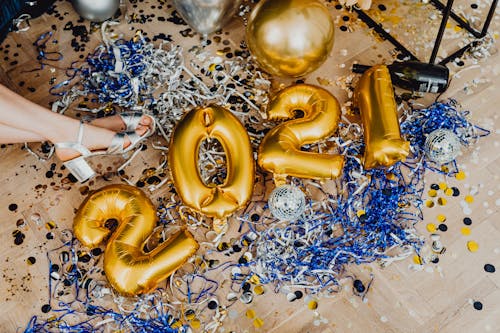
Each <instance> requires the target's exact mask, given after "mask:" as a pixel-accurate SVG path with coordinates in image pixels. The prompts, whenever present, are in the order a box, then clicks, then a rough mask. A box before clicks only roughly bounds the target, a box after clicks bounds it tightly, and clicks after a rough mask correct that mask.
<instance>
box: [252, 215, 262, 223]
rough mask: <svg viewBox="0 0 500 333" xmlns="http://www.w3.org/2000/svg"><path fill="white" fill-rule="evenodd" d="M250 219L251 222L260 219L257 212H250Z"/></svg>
mask: <svg viewBox="0 0 500 333" xmlns="http://www.w3.org/2000/svg"><path fill="white" fill-rule="evenodd" d="M250 219H251V220H252V222H257V221H258V220H259V219H260V216H259V214H252V215H251V216H250Z"/></svg>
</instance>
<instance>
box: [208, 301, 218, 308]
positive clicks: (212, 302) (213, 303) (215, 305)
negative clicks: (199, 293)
mask: <svg viewBox="0 0 500 333" xmlns="http://www.w3.org/2000/svg"><path fill="white" fill-rule="evenodd" d="M217 306H218V304H217V302H216V301H214V300H212V301H210V302H208V308H209V309H210V310H215V309H217Z"/></svg>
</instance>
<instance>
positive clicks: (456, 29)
mask: <svg viewBox="0 0 500 333" xmlns="http://www.w3.org/2000/svg"><path fill="white" fill-rule="evenodd" d="M453 29H455V31H456V32H459V31H460V30H462V28H461V27H460V26H458V25H456V26H455V28H453Z"/></svg>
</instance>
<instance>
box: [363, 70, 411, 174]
mask: <svg viewBox="0 0 500 333" xmlns="http://www.w3.org/2000/svg"><path fill="white" fill-rule="evenodd" d="M354 101H355V104H356V105H357V106H358V108H359V112H360V114H361V119H362V121H363V128H364V139H365V155H364V158H363V159H364V167H365V169H373V168H376V167H389V166H391V165H393V164H394V163H396V162H398V161H404V160H405V159H406V156H408V154H409V153H410V143H409V142H408V141H405V140H403V139H402V138H401V130H400V128H399V120H398V112H397V105H396V101H395V99H394V88H393V86H392V81H391V75H390V73H389V70H388V69H387V67H386V66H383V65H377V66H373V67H372V68H370V69H369V70H367V71H366V72H365V73H364V74H363V76H362V77H361V79H360V80H359V82H358V85H357V86H356V89H355V91H354Z"/></svg>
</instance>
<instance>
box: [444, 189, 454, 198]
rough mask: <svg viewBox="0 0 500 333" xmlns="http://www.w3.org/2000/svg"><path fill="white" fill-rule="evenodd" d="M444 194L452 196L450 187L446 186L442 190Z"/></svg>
mask: <svg viewBox="0 0 500 333" xmlns="http://www.w3.org/2000/svg"><path fill="white" fill-rule="evenodd" d="M444 194H446V195H447V196H452V195H453V190H452V189H451V188H447V189H446V190H444Z"/></svg>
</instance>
